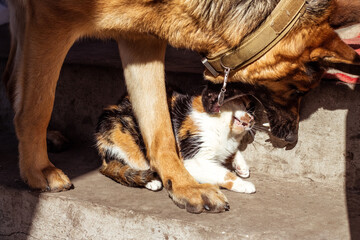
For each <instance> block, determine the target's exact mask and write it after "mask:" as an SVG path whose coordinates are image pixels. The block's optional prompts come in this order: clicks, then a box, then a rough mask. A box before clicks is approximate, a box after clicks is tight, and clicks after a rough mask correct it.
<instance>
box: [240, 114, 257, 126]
mask: <svg viewBox="0 0 360 240" xmlns="http://www.w3.org/2000/svg"><path fill="white" fill-rule="evenodd" d="M240 120H241V121H242V123H243V126H244V127H245V126H252V125H253V123H254V117H253V116H252V115H250V114H247V113H246V114H245V115H244V116H242V117H241V118H240Z"/></svg>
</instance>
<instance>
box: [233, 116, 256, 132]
mask: <svg viewBox="0 0 360 240" xmlns="http://www.w3.org/2000/svg"><path fill="white" fill-rule="evenodd" d="M253 125H254V124H253V121H249V122H246V121H243V120H241V119H239V118H237V117H235V116H234V126H235V127H237V128H241V129H244V130H246V131H248V130H250V129H251V128H252V127H253Z"/></svg>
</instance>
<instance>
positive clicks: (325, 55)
mask: <svg viewBox="0 0 360 240" xmlns="http://www.w3.org/2000/svg"><path fill="white" fill-rule="evenodd" d="M328 39H329V40H328V41H326V42H324V43H323V44H322V45H321V46H320V47H318V48H315V49H314V50H313V51H312V52H311V54H310V59H311V61H317V62H319V63H320V65H322V66H323V67H325V68H334V69H338V70H340V71H343V72H346V73H350V74H354V75H360V56H359V55H358V54H357V53H356V52H355V51H354V49H352V48H351V47H350V46H349V45H347V44H346V43H345V42H343V41H342V40H341V39H340V37H339V36H338V35H337V34H334V35H333V37H329V38H328Z"/></svg>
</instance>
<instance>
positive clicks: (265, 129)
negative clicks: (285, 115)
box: [253, 125, 270, 132]
mask: <svg viewBox="0 0 360 240" xmlns="http://www.w3.org/2000/svg"><path fill="white" fill-rule="evenodd" d="M253 129H255V130H260V131H264V132H270V128H268V127H264V126H259V125H254V126H253Z"/></svg>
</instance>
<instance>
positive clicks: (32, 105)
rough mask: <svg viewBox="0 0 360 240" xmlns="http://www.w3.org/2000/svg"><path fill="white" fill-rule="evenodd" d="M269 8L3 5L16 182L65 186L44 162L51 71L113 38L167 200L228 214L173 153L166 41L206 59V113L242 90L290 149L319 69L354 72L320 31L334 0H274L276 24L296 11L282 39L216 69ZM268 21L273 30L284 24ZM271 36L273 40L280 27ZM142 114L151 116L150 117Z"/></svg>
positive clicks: (339, 45) (227, 0)
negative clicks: (76, 49) (76, 46)
mask: <svg viewBox="0 0 360 240" xmlns="http://www.w3.org/2000/svg"><path fill="white" fill-rule="evenodd" d="M278 2H279V0H266V1H265V0H253V1H241V0H219V1H203V0H187V1H181V0H132V1H129V0H108V1H101V0H92V1H85V0H78V1H71V0H63V1H55V0H41V1H37V0H9V11H10V32H11V36H12V38H11V50H10V54H9V59H8V63H7V66H6V70H5V73H4V82H5V85H6V89H7V92H8V96H9V98H10V99H11V102H12V106H13V109H14V111H15V117H14V124H15V129H16V135H17V138H18V140H19V167H20V175H21V177H22V179H23V180H24V181H25V182H26V183H27V184H28V185H29V187H30V188H32V189H39V190H41V191H63V190H67V189H70V188H71V187H72V184H71V181H70V180H69V178H68V177H67V176H66V175H65V174H64V173H63V172H62V171H61V170H60V169H58V168H56V167H55V166H54V165H53V164H52V163H51V162H50V161H49V159H48V155H47V146H46V129H47V126H48V123H49V120H50V116H51V112H52V109H53V102H54V97H55V89H56V83H57V80H58V77H59V72H60V68H61V66H62V63H63V61H64V58H65V56H66V54H67V52H68V50H69V49H70V47H71V46H72V44H73V43H74V42H75V41H76V40H77V39H79V38H82V37H96V38H101V39H106V38H113V39H115V40H117V42H118V46H119V52H120V57H121V59H122V64H123V69H124V76H125V82H126V86H127V89H128V92H129V96H130V100H131V103H132V106H133V109H134V113H135V116H136V118H137V119H138V123H139V126H140V130H141V133H142V136H143V138H144V142H145V144H146V148H147V149H148V156H147V157H148V159H149V160H150V165H151V169H152V170H154V171H156V172H157V173H158V174H159V176H160V178H161V179H162V182H163V185H164V187H165V189H166V190H167V191H168V193H169V196H170V197H171V198H172V200H173V201H174V203H175V204H176V205H177V206H179V207H180V208H186V210H187V211H188V212H192V213H200V212H203V211H208V212H222V211H225V210H229V205H228V202H227V199H226V197H225V196H224V195H223V194H222V193H221V192H220V190H219V189H218V188H217V187H215V186H213V185H209V184H198V183H197V182H196V181H195V180H194V179H193V178H192V177H191V176H190V174H189V173H188V172H187V171H186V170H185V168H184V167H183V164H182V163H181V162H180V160H179V157H178V155H177V152H176V146H175V139H174V135H173V133H172V128H171V122H170V116H169V111H168V107H167V102H166V91H165V83H164V78H165V77H164V55H165V48H166V45H167V44H170V45H172V46H174V47H177V48H187V49H191V50H193V51H197V52H199V53H201V54H203V55H204V56H206V57H207V58H206V59H205V61H204V63H205V64H207V67H208V68H207V69H206V70H205V72H204V77H205V79H207V80H209V81H211V82H212V83H214V84H215V85H214V86H220V87H219V88H218V89H219V92H216V91H210V90H209V89H213V88H208V90H207V91H204V94H205V95H206V96H208V102H206V103H204V105H206V106H207V109H208V111H210V112H211V111H216V109H218V107H219V106H221V103H222V100H223V99H224V98H225V99H226V83H227V82H229V85H231V84H240V85H239V86H235V87H234V88H233V87H231V89H229V87H230V86H229V87H228V89H227V90H228V92H229V91H234V89H235V88H237V89H241V88H243V87H245V89H246V90H247V91H250V92H251V93H252V94H253V95H254V96H256V97H257V98H258V99H259V100H260V101H261V102H262V103H263V104H264V106H265V109H266V111H267V113H268V118H269V120H270V127H271V132H272V134H273V135H274V136H277V137H279V138H282V139H284V140H286V141H288V142H294V141H296V139H297V131H298V121H299V113H298V112H299V104H300V101H301V97H302V96H303V95H304V94H305V93H306V92H308V91H309V90H310V89H311V88H313V87H315V86H316V85H317V84H318V82H319V79H320V77H321V75H322V73H323V72H324V70H325V69H326V68H329V67H332V68H338V69H341V70H344V71H348V72H354V71H356V72H359V65H358V64H359V62H360V60H359V56H358V55H357V54H356V53H355V52H354V51H353V50H352V49H351V48H349V47H348V46H347V45H346V44H345V43H343V42H342V41H341V40H340V38H339V37H338V36H337V34H336V33H335V32H334V31H333V29H332V28H331V27H330V25H329V16H330V15H331V14H332V13H333V12H334V9H335V3H334V1H332V0H308V1H307V2H305V1H303V0H292V1H290V0H288V1H280V3H285V4H288V3H289V2H290V3H291V4H290V5H289V6H288V9H290V10H285V11H284V10H280V14H282V16H283V17H282V18H287V15H290V13H292V12H293V10H294V8H293V6H295V5H296V6H299V9H297V10H296V9H295V10H296V11H295V10H294V11H295V14H296V16H297V18H296V21H295V20H294V21H292V20H290V21H292V23H291V24H292V26H291V28H290V29H288V30H287V33H286V34H285V35H284V36H281V39H278V40H277V42H276V44H274V46H271V47H270V48H269V49H267V50H266V52H264V53H263V54H262V55H261V56H258V57H256V59H255V58H253V61H252V62H248V63H247V64H246V65H242V66H240V67H239V66H235V67H233V68H232V67H228V66H225V65H223V62H222V60H223V59H226V58H227V56H228V54H229V52H230V53H231V52H233V50H234V49H239V46H241V44H242V43H243V42H244V39H246V38H247V37H248V36H251V34H252V33H253V32H256V31H257V29H259V26H260V25H262V24H263V22H266V21H264V20H265V19H266V18H267V17H268V16H269V18H271V16H272V15H271V14H272V12H273V10H274V9H275V8H276V6H277V5H278ZM280 3H279V4H280ZM274 11H275V10H274ZM282 18H277V20H276V21H279V22H281V21H282ZM276 21H275V22H276ZM269 24H270V25H271V24H272V25H271V26H272V28H273V29H275V30H276V28H278V26H279V25H281V24H283V23H276V24H274V22H271V23H269ZM285 27H286V28H287V25H286V26H285ZM267 29H268V28H266V29H265V30H267ZM275 30H274V31H275ZM276 31H279V35H281V34H280V33H281V31H282V30H281V29H277V30H276ZM270 45H271V44H270ZM270 45H269V46H270ZM224 56H225V57H224ZM218 57H219V59H220V65H221V68H220V70H219V69H218V68H216V66H215V65H216V64H213V65H212V64H211V63H210V64H209V62H211V61H212V59H216V58H218ZM229 62H230V63H231V62H232V61H229ZM218 65H219V64H218ZM354 69H355V70H354ZM221 86H222V88H221ZM241 91H244V89H241ZM151 109H156V114H155V112H154V111H152V110H151ZM214 109H215V110H214ZM159 116H161V117H159Z"/></svg>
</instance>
